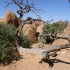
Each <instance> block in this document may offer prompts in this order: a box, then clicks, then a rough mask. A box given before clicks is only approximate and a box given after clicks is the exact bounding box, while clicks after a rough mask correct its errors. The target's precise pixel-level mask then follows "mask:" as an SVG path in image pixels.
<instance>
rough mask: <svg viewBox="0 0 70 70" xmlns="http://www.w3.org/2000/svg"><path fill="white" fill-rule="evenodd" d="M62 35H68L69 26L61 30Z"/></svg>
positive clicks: (69, 32)
mask: <svg viewBox="0 0 70 70" xmlns="http://www.w3.org/2000/svg"><path fill="white" fill-rule="evenodd" d="M62 33H63V34H70V24H68V25H67V27H66V28H65V29H64V30H63V32H62Z"/></svg>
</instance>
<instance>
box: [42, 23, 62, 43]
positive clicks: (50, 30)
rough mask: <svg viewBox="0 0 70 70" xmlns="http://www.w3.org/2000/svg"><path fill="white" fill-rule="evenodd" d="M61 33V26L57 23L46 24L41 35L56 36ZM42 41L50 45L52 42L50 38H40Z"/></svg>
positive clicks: (52, 39)
mask: <svg viewBox="0 0 70 70" xmlns="http://www.w3.org/2000/svg"><path fill="white" fill-rule="evenodd" d="M61 31H62V25H61V24H58V22H56V23H52V24H47V25H45V26H44V27H43V34H57V33H61ZM42 39H43V41H44V43H52V42H53V41H54V38H53V37H51V36H47V37H42Z"/></svg>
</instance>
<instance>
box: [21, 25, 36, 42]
mask: <svg viewBox="0 0 70 70" xmlns="http://www.w3.org/2000/svg"><path fill="white" fill-rule="evenodd" d="M22 32H23V33H24V35H26V36H27V37H28V38H29V39H30V41H31V43H34V42H35V41H36V25H35V24H25V25H24V26H23V29H22Z"/></svg>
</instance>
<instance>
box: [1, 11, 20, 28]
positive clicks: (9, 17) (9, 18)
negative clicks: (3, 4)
mask: <svg viewBox="0 0 70 70" xmlns="http://www.w3.org/2000/svg"><path fill="white" fill-rule="evenodd" d="M1 22H3V23H4V24H7V23H12V24H14V25H15V27H16V28H17V27H18V26H19V20H18V18H17V16H16V15H15V14H14V13H13V12H12V11H11V10H8V11H7V12H6V13H5V15H4V16H3V18H2V19H1Z"/></svg>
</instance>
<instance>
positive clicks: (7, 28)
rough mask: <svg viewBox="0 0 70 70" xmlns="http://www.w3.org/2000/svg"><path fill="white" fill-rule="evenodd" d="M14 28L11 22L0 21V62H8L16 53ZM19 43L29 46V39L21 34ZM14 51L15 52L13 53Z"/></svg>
mask: <svg viewBox="0 0 70 70" xmlns="http://www.w3.org/2000/svg"><path fill="white" fill-rule="evenodd" d="M15 42H16V28H15V27H14V25H13V24H7V25H4V24H3V23H0V63H4V64H5V63H10V62H9V61H12V60H13V59H14V58H15V57H16V56H15V54H16V55H17V53H18V51H16V46H15ZM19 43H20V45H21V46H23V47H30V41H29V39H28V38H27V37H26V36H24V35H21V37H20V42H19ZM14 53H15V54H14Z"/></svg>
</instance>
